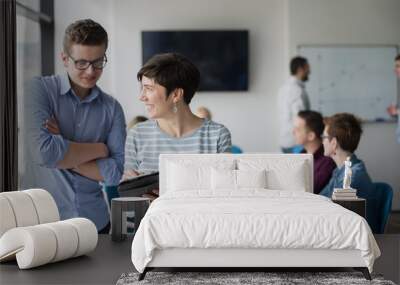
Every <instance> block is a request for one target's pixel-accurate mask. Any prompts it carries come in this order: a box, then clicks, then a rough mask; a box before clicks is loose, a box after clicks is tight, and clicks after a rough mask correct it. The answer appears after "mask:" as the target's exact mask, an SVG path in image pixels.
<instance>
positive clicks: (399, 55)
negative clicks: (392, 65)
mask: <svg viewBox="0 0 400 285" xmlns="http://www.w3.org/2000/svg"><path fill="white" fill-rule="evenodd" d="M398 60H400V53H399V54H398V55H397V56H396V58H395V59H394V61H398Z"/></svg>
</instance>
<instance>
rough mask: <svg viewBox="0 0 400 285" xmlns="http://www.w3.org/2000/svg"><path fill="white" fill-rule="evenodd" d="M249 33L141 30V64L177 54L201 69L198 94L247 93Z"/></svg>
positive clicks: (243, 31)
mask: <svg viewBox="0 0 400 285" xmlns="http://www.w3.org/2000/svg"><path fill="white" fill-rule="evenodd" d="M248 38H249V33H248V31H245V30H227V31H221V30H211V31H197V30H196V31H143V32H142V56H143V57H142V59H143V64H144V63H145V62H146V61H147V60H148V59H149V58H150V57H152V56H153V55H155V54H157V53H165V52H177V53H180V54H183V55H184V56H186V57H187V58H189V59H190V60H191V61H192V62H193V63H194V64H195V65H196V66H197V67H198V69H199V70H200V73H201V80H200V87H199V91H244V90H248V81H249V75H248V74H249V72H248V57H249V56H248V50H249V43H248V42H249V40H248Z"/></svg>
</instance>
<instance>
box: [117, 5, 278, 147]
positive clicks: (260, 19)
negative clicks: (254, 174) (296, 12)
mask: <svg viewBox="0 0 400 285" xmlns="http://www.w3.org/2000/svg"><path fill="white" fill-rule="evenodd" d="M150 3H151V4H150ZM284 5H285V1H280V0H269V1H264V0H251V1H231V0H218V1H214V0H202V1H181V0H169V1H164V0H154V1H151V2H149V1H116V2H115V7H114V9H115V10H114V11H115V13H116V14H115V15H117V18H116V21H115V25H114V31H113V34H114V36H115V44H116V46H117V52H118V55H116V56H115V58H113V59H112V60H113V62H114V64H115V71H116V72H115V74H114V75H115V77H114V78H115V86H116V87H115V88H116V89H115V90H116V93H115V94H116V96H117V97H118V99H119V100H120V101H121V103H122V104H123V106H124V107H125V112H126V115H127V118H132V117H133V116H135V115H138V114H144V107H143V105H142V104H141V103H140V101H139V100H138V89H139V85H138V84H137V81H136V73H137V71H138V70H139V68H140V67H141V40H140V35H141V34H140V32H141V31H142V30H168V29H170V30H181V29H248V30H249V31H250V52H249V54H250V63H249V69H250V71H249V73H250V90H249V92H237V93H232V92H224V93H215V92H201V93H198V94H197V95H195V97H194V98H193V101H192V103H191V106H192V109H195V108H196V107H197V106H199V105H204V106H207V107H209V108H210V109H211V111H212V113H213V116H214V120H215V121H217V122H221V123H223V124H225V125H226V126H227V127H228V128H229V129H230V130H231V132H232V137H233V142H234V143H235V144H237V145H239V146H241V147H242V148H243V149H244V150H246V151H253V152H254V151H258V152H261V151H275V150H277V149H278V142H277V132H278V130H277V128H276V124H275V118H276V112H275V97H276V93H277V89H278V88H279V84H280V83H281V82H282V81H283V80H284V67H285V62H284V52H285V48H284V42H285V41H284V18H283V16H284V13H285V9H284V8H285V6H284Z"/></svg>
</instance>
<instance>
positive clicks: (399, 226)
mask: <svg viewBox="0 0 400 285" xmlns="http://www.w3.org/2000/svg"><path fill="white" fill-rule="evenodd" d="M385 234H400V211H396V212H392V213H391V214H390V216H389V220H388V223H387V226H386V231H385Z"/></svg>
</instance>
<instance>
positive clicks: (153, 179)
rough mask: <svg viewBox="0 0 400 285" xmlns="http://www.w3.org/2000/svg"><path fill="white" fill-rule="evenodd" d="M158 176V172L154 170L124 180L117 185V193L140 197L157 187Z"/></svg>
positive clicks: (122, 195) (123, 195) (124, 195)
mask: <svg viewBox="0 0 400 285" xmlns="http://www.w3.org/2000/svg"><path fill="white" fill-rule="evenodd" d="M158 177H159V175H158V172H154V173H150V174H142V175H139V176H136V177H133V178H130V179H127V180H124V181H122V182H121V183H120V184H119V186H118V193H119V195H120V196H121V197H141V196H142V195H143V194H145V193H151V191H152V190H154V189H158V187H159V184H158V181H159V178H158Z"/></svg>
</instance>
